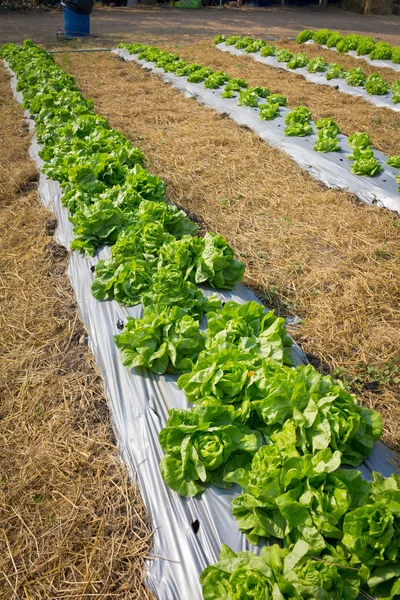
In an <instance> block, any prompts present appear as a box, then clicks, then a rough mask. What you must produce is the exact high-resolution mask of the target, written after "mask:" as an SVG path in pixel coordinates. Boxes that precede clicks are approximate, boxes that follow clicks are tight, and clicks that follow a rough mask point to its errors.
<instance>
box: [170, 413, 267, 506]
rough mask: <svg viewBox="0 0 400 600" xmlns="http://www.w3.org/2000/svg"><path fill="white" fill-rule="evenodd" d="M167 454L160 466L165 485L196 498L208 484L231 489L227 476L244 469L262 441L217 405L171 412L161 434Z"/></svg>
mask: <svg viewBox="0 0 400 600" xmlns="http://www.w3.org/2000/svg"><path fill="white" fill-rule="evenodd" d="M159 441H160V444H161V447H162V449H163V450H164V452H165V453H166V454H165V456H164V458H163V459H162V460H161V463H160V471H161V475H162V478H163V479H164V481H165V483H166V484H167V485H168V486H169V487H170V488H171V489H172V490H174V491H175V492H178V494H181V495H182V496H189V497H191V496H196V495H197V494H199V493H200V492H202V491H203V490H204V489H205V488H206V487H207V486H208V485H210V484H213V485H216V486H218V487H222V488H229V487H231V486H232V483H229V482H225V477H226V476H227V474H229V473H230V472H231V471H232V470H234V469H237V468H245V467H246V466H247V465H248V464H249V463H251V459H252V457H253V455H254V454H255V452H256V451H257V450H258V448H259V447H260V445H261V443H262V441H261V437H260V435H259V434H257V433H256V432H253V431H251V429H249V428H248V427H246V426H245V425H241V424H240V423H235V422H233V419H232V412H231V411H230V410H229V409H227V408H224V407H223V406H218V405H208V406H200V407H198V408H197V409H196V410H175V409H172V410H170V411H169V419H168V421H167V424H166V426H165V427H164V429H162V430H161V432H160V434H159Z"/></svg>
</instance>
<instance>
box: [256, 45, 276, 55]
mask: <svg viewBox="0 0 400 600" xmlns="http://www.w3.org/2000/svg"><path fill="white" fill-rule="evenodd" d="M276 52H277V50H276V48H275V46H271V45H269V44H267V45H266V46H263V47H262V48H261V50H260V54H261V56H275V54H276Z"/></svg>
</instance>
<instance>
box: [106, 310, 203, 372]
mask: <svg viewBox="0 0 400 600" xmlns="http://www.w3.org/2000/svg"><path fill="white" fill-rule="evenodd" d="M114 340H115V344H116V346H117V348H118V349H119V350H120V357H121V362H122V364H123V365H125V366H126V367H130V368H131V367H146V368H147V369H149V370H150V371H153V372H154V373H165V372H166V371H172V372H176V371H177V372H179V373H182V372H186V371H190V370H191V369H192V367H193V364H194V362H195V361H196V359H197V357H198V355H199V353H200V352H201V350H202V349H203V347H204V338H203V336H202V334H201V332H200V329H199V323H198V321H196V320H195V319H194V318H193V317H191V316H190V315H188V314H187V312H186V311H185V310H184V309H183V308H180V307H179V306H166V305H165V304H162V305H160V306H159V305H153V306H151V307H147V308H146V310H145V312H144V316H143V317H142V318H141V319H133V318H131V317H130V318H129V319H128V320H127V322H126V324H125V327H124V330H123V332H122V333H121V334H118V335H115V336H114Z"/></svg>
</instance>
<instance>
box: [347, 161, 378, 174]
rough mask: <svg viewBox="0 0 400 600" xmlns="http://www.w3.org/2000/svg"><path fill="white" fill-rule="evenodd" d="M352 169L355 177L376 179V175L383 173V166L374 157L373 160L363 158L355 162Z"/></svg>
mask: <svg viewBox="0 0 400 600" xmlns="http://www.w3.org/2000/svg"><path fill="white" fill-rule="evenodd" d="M350 169H351V172H352V173H354V175H366V176H367V177H374V175H378V174H379V173H380V172H381V171H382V165H381V164H380V163H379V162H378V161H377V159H376V158H375V157H374V156H372V157H371V158H365V157H361V158H358V159H357V160H355V161H354V163H353V164H352V165H351V167H350Z"/></svg>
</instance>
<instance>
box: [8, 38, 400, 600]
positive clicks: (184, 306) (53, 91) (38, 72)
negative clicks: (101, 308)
mask: <svg viewBox="0 0 400 600" xmlns="http://www.w3.org/2000/svg"><path fill="white" fill-rule="evenodd" d="M1 54H2V56H3V57H4V58H6V60H7V61H8V63H9V65H10V67H11V68H12V69H13V70H14V71H15V73H16V74H17V77H18V90H21V91H22V92H23V98H24V106H25V107H26V108H27V109H28V110H29V111H30V113H31V115H32V117H33V118H34V119H35V125H36V133H37V137H38V141H39V142H40V144H41V145H42V150H41V153H40V155H41V158H42V159H43V160H44V163H45V164H44V167H43V171H44V172H45V173H47V174H48V176H49V177H51V178H54V179H57V180H58V181H60V183H61V186H62V189H63V197H62V200H63V203H64V205H65V206H66V207H67V208H68V210H69V213H70V219H71V221H72V223H73V226H74V235H75V239H74V241H73V243H72V247H73V248H74V249H76V250H78V251H81V252H85V253H86V254H87V255H93V254H94V253H95V251H96V250H97V249H98V248H101V247H102V246H103V245H105V244H108V245H110V246H111V257H110V258H109V259H107V260H105V261H101V260H99V261H97V263H96V267H95V278H94V281H93V286H92V292H93V294H94V295H95V297H96V298H98V299H99V300H103V299H107V298H115V299H116V300H117V301H118V302H121V303H122V304H126V305H135V304H138V303H139V302H141V303H142V304H143V306H144V316H143V318H141V319H129V320H128V321H127V323H126V325H125V328H124V330H123V332H122V333H121V334H120V335H118V336H116V343H117V345H118V346H119V348H120V351H121V357H122V360H123V362H124V364H126V365H127V366H145V367H147V368H149V369H152V370H153V371H155V372H157V373H163V372H166V371H174V372H178V373H182V375H181V376H180V377H179V379H178V385H179V387H180V388H181V389H183V390H184V392H185V394H186V396H187V398H188V400H189V402H191V403H192V404H193V408H192V409H188V410H171V411H170V416H169V419H168V421H167V424H166V427H165V428H164V429H163V430H162V431H161V432H160V435H159V440H160V444H161V446H162V448H163V449H164V451H165V457H164V458H163V460H162V461H161V465H160V470H161V474H162V476H163V478H164V480H165V482H166V483H167V484H168V485H169V486H170V487H171V488H172V489H173V490H175V491H177V492H178V493H180V494H182V495H184V496H195V495H197V494H199V493H201V492H202V491H203V490H204V489H205V488H206V487H207V486H208V485H210V484H214V485H216V486H219V487H222V488H226V487H230V486H232V485H233V484H234V483H238V484H239V485H241V487H242V494H241V495H240V496H238V497H236V498H235V499H234V501H233V503H232V512H233V514H234V516H235V518H236V520H237V524H238V527H239V529H240V530H241V531H243V532H244V533H245V534H246V535H247V536H248V538H249V540H250V541H251V542H253V543H257V542H258V541H259V539H260V538H266V539H269V538H273V539H276V538H278V539H280V540H282V542H283V545H284V549H282V548H279V547H278V546H276V545H274V546H271V547H269V548H265V549H263V550H262V552H261V554H260V556H259V557H257V556H255V555H254V554H252V553H250V552H245V553H238V554H236V553H234V552H233V551H232V550H230V549H229V548H227V547H226V546H224V547H223V548H222V551H221V557H220V562H218V563H217V564H215V565H212V566H210V567H208V568H207V569H206V570H205V571H204V572H203V574H202V577H201V582H202V585H203V595H204V598H206V599H208V600H211V599H212V598H215V599H226V598H231V599H232V600H239V599H240V600H245V599H247V598H248V599H252V600H264V599H265V598H276V599H278V598H279V599H280V600H282V599H283V600H284V599H285V598H298V599H308V598H321V599H323V598H324V599H325V598H326V599H336V598H337V599H339V598H345V599H348V598H356V597H357V594H358V592H359V590H360V589H363V590H367V591H368V592H369V593H376V594H377V595H378V596H379V597H380V598H392V597H394V596H395V595H397V593H398V590H399V589H400V579H399V577H398V576H399V574H400V572H399V570H400V564H399V563H398V561H397V557H398V549H399V544H400V527H399V521H398V519H399V517H400V510H399V509H400V503H399V500H400V491H399V484H400V479H399V477H397V476H392V477H390V478H387V479H383V478H382V477H381V476H379V475H378V474H374V480H373V483H372V484H369V483H367V482H364V481H363V480H362V478H361V473H360V472H359V471H358V470H350V469H345V468H343V466H344V465H349V466H352V467H356V466H358V465H359V464H360V463H361V462H362V460H363V459H364V458H366V457H367V456H368V455H369V453H370V451H371V449H372V446H373V444H374V442H375V441H376V440H378V439H379V437H380V435H381V432H382V423H381V418H380V416H379V415H378V414H377V413H376V412H374V411H373V410H370V409H369V408H367V407H363V406H360V405H359V404H357V402H356V401H355V398H354V397H353V396H352V395H351V394H349V393H348V392H347V391H346V390H345V389H344V387H343V385H342V384H341V383H340V382H339V381H337V380H333V379H332V378H331V377H328V376H322V375H320V374H319V373H318V372H317V371H316V370H315V369H314V368H313V367H312V366H310V365H308V366H298V367H296V368H294V367H293V361H292V355H291V340H290V338H289V337H288V336H287V334H286V332H285V329H284V321H283V319H282V318H277V317H276V316H275V315H274V314H273V312H267V313H266V312H265V311H264V308H263V307H262V306H261V305H259V304H257V303H255V302H248V303H246V304H238V303H236V302H232V301H230V302H227V303H226V304H225V305H224V306H223V307H221V303H220V301H219V299H218V298H217V297H216V296H211V297H205V296H204V295H203V294H202V292H201V291H200V289H199V288H198V287H197V284H199V283H208V284H210V285H212V286H214V287H216V288H220V289H231V288H233V287H234V285H235V284H236V283H237V282H239V281H240V280H241V279H242V276H243V271H244V266H243V264H242V263H240V262H238V261H236V260H235V258H234V255H233V251H232V249H231V248H230V247H229V246H228V244H227V243H226V241H225V240H224V239H223V238H222V237H221V236H217V235H213V234H207V235H206V236H204V237H203V238H201V237H197V236H196V235H195V234H196V232H197V226H196V224H195V223H193V222H192V221H191V220H190V219H188V217H187V216H186V215H185V213H183V211H180V210H179V209H178V208H176V207H174V206H171V205H169V204H167V202H166V196H165V185H164V183H163V182H162V181H161V180H160V179H158V178H157V177H154V176H152V175H151V174H150V173H148V172H147V171H146V170H145V169H144V168H143V167H142V166H141V163H142V161H143V155H142V153H141V151H140V150H139V149H137V148H133V147H132V146H131V144H130V143H129V142H128V141H127V140H126V138H124V136H123V135H122V134H121V133H119V132H118V131H115V130H113V129H111V128H110V126H109V124H108V123H107V121H106V120H105V119H104V118H102V117H100V116H98V115H96V114H95V113H94V111H93V103H92V102H91V101H89V100H86V99H85V98H84V97H83V96H82V94H81V93H80V92H79V90H78V88H77V87H76V85H75V83H74V81H73V79H72V77H71V76H69V75H67V74H66V73H64V72H63V71H62V69H61V68H60V67H58V66H57V65H56V64H55V62H54V60H53V58H52V57H51V56H50V55H49V54H48V53H46V52H45V51H44V50H43V49H41V48H40V47H38V46H34V45H33V44H32V43H31V42H29V41H26V42H25V43H24V45H23V46H22V47H20V46H14V45H6V46H3V48H2V51H1ZM205 313H206V314H207V317H208V318H207V327H206V329H205V330H204V331H203V330H200V327H199V323H200V320H201V319H202V317H203V315H204V314H205Z"/></svg>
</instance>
